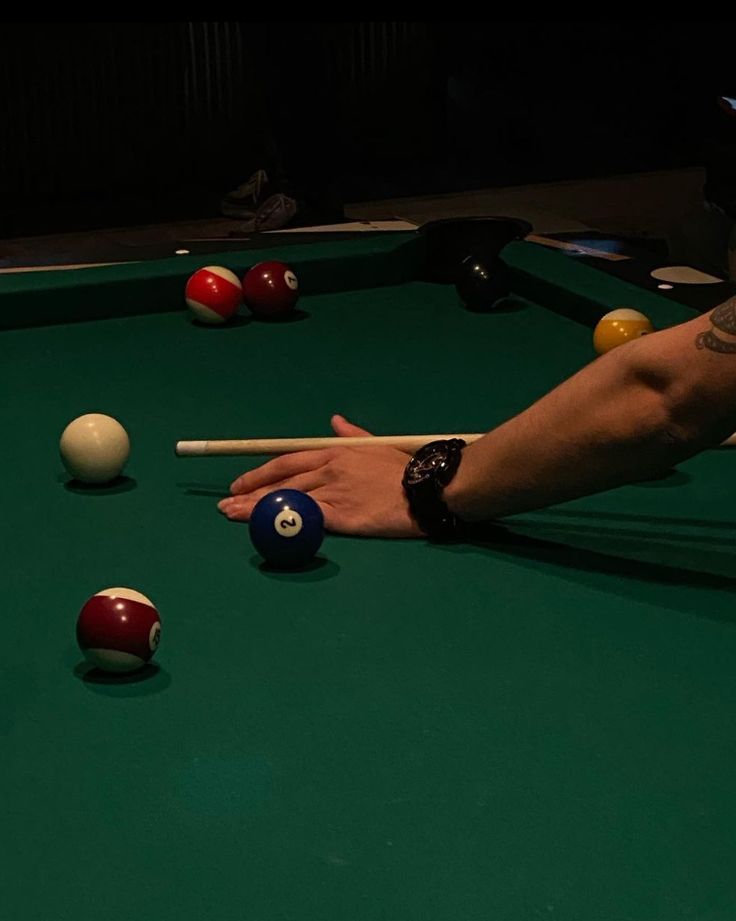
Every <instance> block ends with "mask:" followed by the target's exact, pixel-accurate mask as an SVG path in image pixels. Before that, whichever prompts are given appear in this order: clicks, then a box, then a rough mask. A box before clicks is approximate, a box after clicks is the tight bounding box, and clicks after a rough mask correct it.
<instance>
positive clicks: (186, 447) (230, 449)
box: [176, 432, 483, 457]
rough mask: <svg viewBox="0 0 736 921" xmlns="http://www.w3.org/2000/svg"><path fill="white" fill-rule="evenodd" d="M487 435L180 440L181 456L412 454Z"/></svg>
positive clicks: (179, 453) (178, 444)
mask: <svg viewBox="0 0 736 921" xmlns="http://www.w3.org/2000/svg"><path fill="white" fill-rule="evenodd" d="M482 437H483V433H482V432H481V433H480V434H475V435H360V436H357V437H350V438H340V437H337V436H335V437H327V438H241V439H235V440H232V441H177V443H176V453H177V454H178V455H179V457H204V456H212V455H250V454H291V453H292V452H294V451H317V450H319V449H320V448H337V447H339V448H375V447H377V446H379V445H383V446H384V447H385V446H386V445H388V446H389V447H392V448H398V449H399V450H400V451H408V452H409V453H411V454H414V453H415V452H417V451H418V450H419V449H420V448H421V447H422V446H423V445H426V444H427V443H428V442H430V441H438V440H443V441H444V440H446V439H448V438H462V439H464V440H465V441H466V442H467V443H468V444H470V443H471V442H473V441H477V440H478V439H479V438H482Z"/></svg>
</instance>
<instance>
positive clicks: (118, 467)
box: [59, 413, 130, 483]
mask: <svg viewBox="0 0 736 921" xmlns="http://www.w3.org/2000/svg"><path fill="white" fill-rule="evenodd" d="M59 450H60V451H61V459H62V460H63V461H64V466H65V467H66V469H67V470H68V471H69V473H70V474H71V475H72V476H73V477H74V478H75V479H77V480H81V481H82V483H107V482H109V481H110V480H114V479H115V477H118V476H120V474H121V473H122V472H123V467H124V466H125V464H126V461H127V460H128V457H129V456H130V439H129V438H128V433H127V432H126V431H125V429H124V428H123V427H122V425H121V424H120V423H119V422H118V420H117V419H113V418H112V416H105V415H103V414H102V413H87V414H86V415H84V416H79V417H78V418H77V419H74V421H73V422H70V423H69V425H67V427H66V428H65V429H64V431H63V432H62V435H61V441H60V442H59Z"/></svg>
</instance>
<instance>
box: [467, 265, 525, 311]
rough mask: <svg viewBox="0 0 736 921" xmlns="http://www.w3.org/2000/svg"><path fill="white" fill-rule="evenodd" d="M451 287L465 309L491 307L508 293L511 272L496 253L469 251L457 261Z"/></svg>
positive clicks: (480, 309) (478, 309)
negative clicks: (469, 253) (471, 252)
mask: <svg viewBox="0 0 736 921" xmlns="http://www.w3.org/2000/svg"><path fill="white" fill-rule="evenodd" d="M455 287H456V290H457V293H458V296H459V297H460V300H461V302H462V303H463V305H464V306H465V307H467V309H468V310H477V311H484V310H493V308H494V307H495V306H496V305H497V304H498V302H499V301H500V300H502V299H503V298H505V297H508V296H509V294H510V293H511V273H510V271H509V267H508V266H507V265H506V263H505V262H504V261H503V259H500V258H499V257H498V256H490V255H488V256H486V255H484V254H483V253H473V254H472V255H470V256H468V257H467V258H465V259H463V261H462V262H461V263H460V266H459V268H458V272H457V277H456V283H455Z"/></svg>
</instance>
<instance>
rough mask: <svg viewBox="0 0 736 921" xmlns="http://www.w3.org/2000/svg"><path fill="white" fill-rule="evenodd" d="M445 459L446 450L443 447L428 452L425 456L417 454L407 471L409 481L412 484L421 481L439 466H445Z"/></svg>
mask: <svg viewBox="0 0 736 921" xmlns="http://www.w3.org/2000/svg"><path fill="white" fill-rule="evenodd" d="M445 460H446V452H445V451H444V450H443V448H442V447H439V448H437V449H436V450H433V451H431V452H429V453H427V454H426V456H424V457H420V456H419V455H417V456H416V457H415V458H414V463H413V464H412V465H411V468H410V469H409V471H408V473H407V481H408V482H409V483H410V484H414V483H420V482H421V481H422V480H424V479H426V478H427V477H428V476H430V475H431V474H432V472H433V471H434V470H435V469H436V468H437V467H440V466H443V465H444V463H445Z"/></svg>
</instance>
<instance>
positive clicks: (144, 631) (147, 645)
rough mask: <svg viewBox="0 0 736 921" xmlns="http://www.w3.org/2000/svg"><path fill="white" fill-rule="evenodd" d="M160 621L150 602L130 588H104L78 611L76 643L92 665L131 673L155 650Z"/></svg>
mask: <svg viewBox="0 0 736 921" xmlns="http://www.w3.org/2000/svg"><path fill="white" fill-rule="evenodd" d="M160 638H161V618H160V617H159V614H158V611H157V610H156V608H155V607H154V605H153V602H152V601H151V600H150V599H149V598H146V596H145V595H142V594H141V593H140V592H137V591H136V590H135V589H132V588H106V589H103V590H102V591H101V592H97V594H96V595H93V596H92V597H91V598H90V599H89V601H87V603H86V604H85V605H84V607H83V608H82V610H81V611H80V612H79V619H78V620H77V642H78V643H79V647H80V649H81V650H82V652H83V653H84V655H85V657H86V658H87V660H88V661H89V662H91V663H92V665H96V666H97V668H101V669H103V670H104V671H106V672H132V671H135V670H136V669H138V668H140V667H141V666H142V665H145V664H146V662H148V661H149V660H150V658H151V656H153V654H154V653H155V652H156V650H157V649H158V644H159V639H160Z"/></svg>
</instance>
